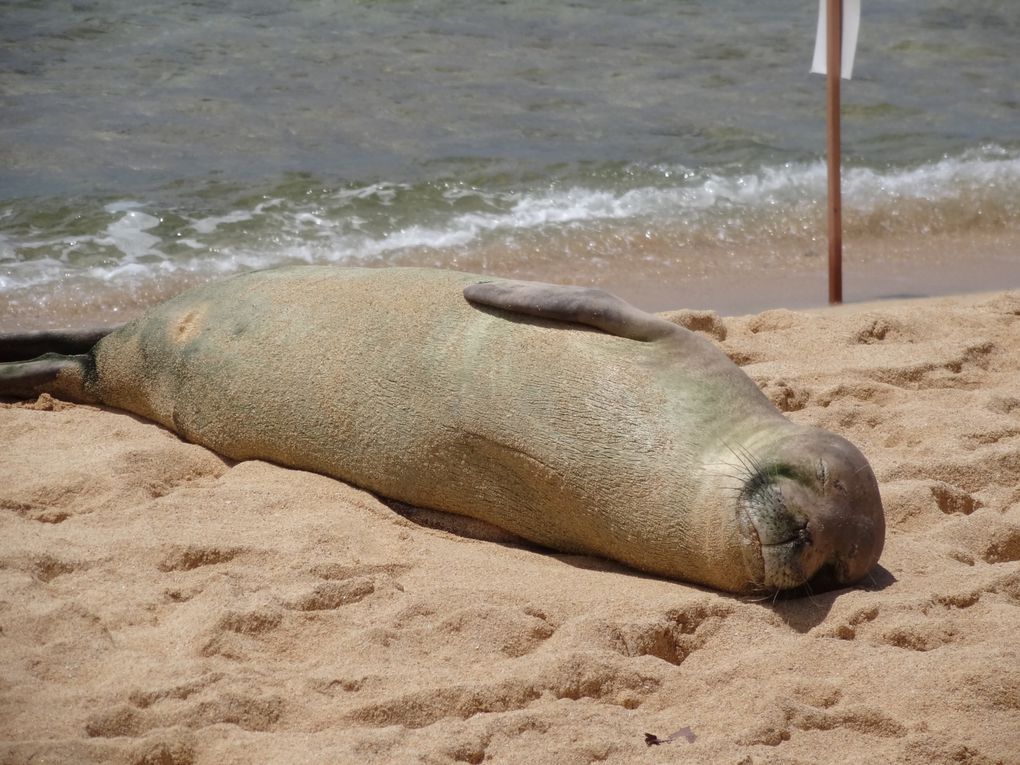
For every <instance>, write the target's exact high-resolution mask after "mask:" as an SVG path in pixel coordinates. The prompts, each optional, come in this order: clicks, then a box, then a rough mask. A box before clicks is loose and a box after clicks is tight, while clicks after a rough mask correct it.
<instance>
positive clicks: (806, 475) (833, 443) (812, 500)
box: [737, 428, 885, 591]
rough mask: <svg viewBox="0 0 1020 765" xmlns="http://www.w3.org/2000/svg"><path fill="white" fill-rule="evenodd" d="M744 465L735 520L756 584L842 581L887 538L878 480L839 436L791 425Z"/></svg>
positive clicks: (863, 568)
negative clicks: (744, 475)
mask: <svg viewBox="0 0 1020 765" xmlns="http://www.w3.org/2000/svg"><path fill="white" fill-rule="evenodd" d="M745 467H746V469H747V475H746V477H745V479H744V481H743V486H742V487H741V489H740V491H739V494H738V498H737V520H738V523H739V525H740V529H741V533H742V536H743V537H744V548H745V560H746V562H747V564H748V567H749V568H750V570H751V572H752V579H753V581H754V585H755V588H756V589H764V590H767V591H778V590H785V589H790V588H793V587H799V586H800V585H802V584H805V583H808V582H809V581H815V582H818V583H819V584H820V585H822V586H833V585H834V586H840V585H847V584H851V583H853V582H856V581H857V580H859V579H861V578H863V577H864V576H865V575H866V574H867V573H868V571H870V570H871V568H872V566H874V565H875V564H876V563H877V562H878V558H879V555H880V554H881V552H882V545H883V542H884V540H885V516H884V514H883V511H882V500H881V497H880V496H879V493H878V482H877V481H876V480H875V474H874V473H873V472H872V470H871V466H870V465H869V464H868V461H867V460H866V459H865V458H864V455H862V454H861V453H860V452H859V451H858V450H857V448H856V447H855V446H854V445H853V444H851V443H850V442H849V441H847V440H846V439H845V438H841V437H840V436H837V435H836V434H834V433H830V432H828V431H825V430H820V429H816V428H804V429H797V430H796V431H795V432H794V433H792V434H789V435H786V436H784V437H783V438H781V439H780V440H778V441H776V442H774V443H773V444H772V445H771V446H770V447H769V448H768V449H767V450H765V451H764V452H759V453H758V454H756V455H755V456H754V459H749V460H748V461H747V462H746V463H745Z"/></svg>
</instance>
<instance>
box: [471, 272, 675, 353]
mask: <svg viewBox="0 0 1020 765" xmlns="http://www.w3.org/2000/svg"><path fill="white" fill-rule="evenodd" d="M464 297H465V298H467V299H468V300H469V301H470V302H472V303H476V304H478V305H487V306H490V307H492V308H499V309H501V310H503V311H509V312H511V313H519V314H523V315H525V316H534V317H535V318H538V319H551V320H553V321H565V322H571V323H573V324H584V325H586V326H589V327H594V328H595V329H600V330H602V331H603V332H606V333H607V334H610V335H617V336H618V337H626V338H628V339H630V340H640V341H642V342H648V341H651V340H658V339H660V338H663V337H667V336H668V335H672V334H675V333H676V332H678V331H679V328H678V327H677V326H676V325H675V324H671V323H670V322H668V321H666V320H665V319H660V318H659V317H658V316H653V315H652V314H650V313H645V312H644V311H642V310H641V309H639V308H635V307H634V306H632V305H631V304H630V303H628V302H626V301H625V300H621V299H620V298H618V297H616V295H612V294H610V293H608V292H606V291H605V290H600V289H597V288H595V287H571V286H562V285H558V284H543V283H541V282H523V281H512V280H506V281H492V282H478V283H476V284H469V285H468V286H467V287H465V288H464Z"/></svg>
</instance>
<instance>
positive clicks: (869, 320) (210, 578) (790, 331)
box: [0, 292, 1020, 765]
mask: <svg viewBox="0 0 1020 765" xmlns="http://www.w3.org/2000/svg"><path fill="white" fill-rule="evenodd" d="M680 318H684V319H685V320H686V321H688V322H691V321H693V320H695V319H697V316H693V315H690V314H686V315H684V316H682V317H680ZM704 326H705V327H706V328H708V329H709V330H711V331H714V332H716V334H717V335H721V334H722V331H721V330H725V339H724V340H722V342H721V344H722V346H723V348H724V349H725V350H726V351H727V352H728V353H729V354H730V355H731V356H732V357H733V358H734V359H736V360H737V361H738V363H740V364H742V365H744V368H745V369H746V371H747V373H748V374H749V375H751V376H752V377H753V378H754V379H755V380H756V381H757V382H758V383H759V384H760V385H762V387H763V388H764V389H765V391H766V392H767V393H768V395H769V396H770V397H771V398H772V399H773V400H774V401H775V402H776V403H777V405H779V406H780V407H781V408H782V409H784V410H785V411H787V412H788V413H789V416H790V417H791V418H792V419H794V420H797V421H799V422H804V423H811V424H815V425H821V426H823V427H826V428H829V429H831V430H834V431H837V432H839V433H842V434H844V435H846V436H848V437H849V438H850V439H851V440H853V441H855V442H856V443H857V444H858V445H859V446H860V447H861V449H862V450H863V451H864V452H865V454H866V455H868V457H869V458H870V459H871V462H872V465H873V466H874V468H875V471H876V473H877V475H878V478H879V481H880V483H881V487H882V493H883V496H884V499H885V506H886V513H887V516H888V524H889V531H888V538H887V543H886V550H885V553H884V555H883V557H882V561H881V565H880V567H879V568H878V569H876V571H875V572H874V576H873V578H872V579H871V581H869V582H867V583H866V584H865V586H863V587H861V588H857V589H850V590H843V591H839V592H831V593H823V594H816V595H814V596H812V597H804V598H798V599H785V600H780V601H778V602H775V603H773V602H768V601H766V602H754V601H749V600H747V599H741V598H734V597H730V596H727V595H723V594H718V593H714V592H711V591H708V590H704V589H699V588H697V587H692V586H687V585H683V584H678V583H674V582H669V581H663V580H658V579H654V578H649V577H645V576H641V575H638V574H636V573H634V572H632V571H629V570H627V569H624V568H622V567H620V566H617V565H615V564H612V563H608V562H604V561H599V560H595V559H591V558H583V557H576V556H565V555H557V554H552V553H549V552H547V551H542V550H538V549H535V548H531V547H528V546H521V545H514V544H508V543H507V542H506V540H505V539H504V540H500V539H499V536H498V535H488V534H486V533H485V532H484V530H481V529H475V530H474V531H472V530H471V529H470V528H468V527H466V526H465V527H464V528H461V527H460V526H459V525H458V524H456V523H455V522H452V523H444V519H442V518H440V517H438V516H429V517H423V515H422V514H416V513H414V512H412V511H409V510H407V509H404V510H403V514H400V513H398V512H396V511H395V510H394V509H392V508H390V507H388V506H387V505H385V504H383V503H381V502H380V501H378V500H377V499H375V498H374V497H372V496H370V495H368V494H366V493H364V492H361V491H358V490H356V489H353V488H350V487H348V486H346V485H344V484H341V483H339V482H337V481H333V480H330V479H328V478H324V477H321V476H318V475H313V474H309V473H303V472H298V471H293V470H286V469H283V468H280V467H276V466H273V465H270V464H266V463H260V462H244V463H239V464H231V463H228V462H225V461H224V460H222V459H220V458H218V457H217V456H216V455H215V454H213V453H211V452H209V451H207V450H205V449H203V448H201V447H198V446H193V445H190V444H186V443H183V442H181V441H180V440H179V439H178V438H177V437H175V436H174V435H172V434H171V433H168V432H167V431H165V430H163V429H161V428H159V427H157V426H155V425H152V424H150V423H147V422H144V421H141V420H139V419H137V418H134V417H132V416H130V415H127V414H123V413H120V412H116V411H111V410H104V409H100V408H96V407H91V406H72V405H67V404H63V403H61V402H54V401H52V400H48V399H46V398H44V399H42V400H40V402H38V403H37V404H35V405H28V406H26V405H15V406H4V407H3V408H0V443H2V444H3V449H2V452H0V524H2V526H0V582H2V585H0V762H3V763H22V762H26V763H27V762H33V763H41V762H68V763H72V762H73V763H107V762H109V763H178V764H180V763H192V762H195V763H215V764H216V765H226V763H261V762H274V763H275V762H280V763H418V762H420V763H458V762H464V763H480V762H486V763H489V762H494V763H528V765H539V764H540V763H555V765H571V764H573V763H590V762H607V763H678V762H683V763H693V762H705V763H734V764H736V763H828V762H833V763H841V764H843V763H876V762H886V763H925V764H927V763H1020V488H1018V486H1020V292H1012V293H1001V294H997V295H984V296H971V297H963V298H940V299H929V300H922V301H916V302H904V303H896V304H892V303H889V304H881V303H879V304H872V305H859V306H851V307H848V308H844V309H839V310H820V311H814V312H809V313H800V312H791V311H786V310H775V311H768V312H766V313H763V314H760V315H757V316H749V317H742V318H734V319H725V320H724V321H722V322H721V323H720V322H716V323H714V324H713V323H712V322H704ZM447 528H454V529H460V533H451V532H450V531H448V530H444V529H447ZM472 533H475V536H471V535H470V534H472ZM490 536H494V537H495V538H478V537H490ZM646 733H652V734H655V735H657V736H658V737H660V739H669V738H670V737H671V736H672V739H671V740H668V741H665V742H664V743H661V744H659V745H654V746H648V745H646V742H645V734H646ZM673 734H679V735H676V736H673Z"/></svg>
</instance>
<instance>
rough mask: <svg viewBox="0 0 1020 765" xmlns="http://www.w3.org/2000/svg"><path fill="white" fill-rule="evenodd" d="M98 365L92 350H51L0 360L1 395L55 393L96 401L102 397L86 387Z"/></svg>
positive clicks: (32, 395)
mask: <svg viewBox="0 0 1020 765" xmlns="http://www.w3.org/2000/svg"><path fill="white" fill-rule="evenodd" d="M94 367H95V362H94V361H93V359H92V356H91V354H83V355H81V356H61V355H60V354H59V353H47V354H46V355H44V356H40V357H39V358H37V359H32V360H31V361H14V362H10V363H7V364H0V398H15V399H26V398H35V397H36V396H38V395H39V394H40V393H52V394H53V395H55V396H57V397H58V398H62V399H66V400H68V401H77V402H80V403H85V404H91V403H96V402H97V401H98V399H97V398H96V397H95V396H94V395H92V394H91V393H89V392H88V391H87V389H86V382H87V380H88V379H89V377H91V375H92V370H93V369H94Z"/></svg>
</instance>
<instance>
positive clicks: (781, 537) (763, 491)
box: [738, 470, 822, 591]
mask: <svg viewBox="0 0 1020 765" xmlns="http://www.w3.org/2000/svg"><path fill="white" fill-rule="evenodd" d="M784 479H785V480H784ZM791 483H792V484H794V485H796V484H798V483H800V480H799V479H798V477H797V476H796V475H793V474H792V473H791V472H790V471H782V470H780V471H776V470H771V471H765V470H762V471H758V472H757V473H755V475H753V476H752V477H751V478H750V479H749V480H748V482H747V483H746V485H745V487H744V490H743V491H742V492H741V495H740V498H739V501H738V520H739V525H740V527H741V529H742V530H743V532H744V536H745V541H746V542H747V543H748V547H749V549H748V550H747V551H745V560H747V562H748V563H749V564H750V567H751V569H752V574H755V575H757V576H755V577H754V579H755V582H754V584H755V585H756V586H757V587H760V588H763V589H766V590H769V591H775V590H785V589H790V588H793V587H799V586H800V585H802V584H804V583H805V582H807V581H808V580H809V579H811V577H812V576H814V574H815V572H816V571H817V569H818V568H820V565H821V563H822V562H821V561H819V560H817V556H816V555H813V554H812V550H813V538H812V536H813V535H812V529H811V525H810V523H809V520H808V517H807V516H806V515H805V514H804V513H803V512H800V511H799V510H798V509H797V508H796V507H795V506H794V505H793V503H791V502H789V501H788V500H787V497H786V495H785V494H784V491H783V485H784V484H786V485H789V484H791Z"/></svg>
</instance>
